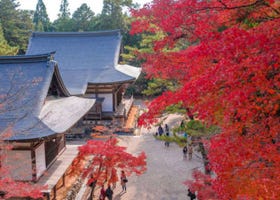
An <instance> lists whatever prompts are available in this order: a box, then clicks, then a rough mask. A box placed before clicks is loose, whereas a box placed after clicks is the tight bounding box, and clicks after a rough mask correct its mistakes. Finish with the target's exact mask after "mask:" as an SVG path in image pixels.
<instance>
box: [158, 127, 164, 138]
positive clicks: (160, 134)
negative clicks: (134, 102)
mask: <svg viewBox="0 0 280 200" xmlns="http://www.w3.org/2000/svg"><path fill="white" fill-rule="evenodd" d="M158 134H159V136H162V134H163V128H162V127H161V125H159V127H158Z"/></svg>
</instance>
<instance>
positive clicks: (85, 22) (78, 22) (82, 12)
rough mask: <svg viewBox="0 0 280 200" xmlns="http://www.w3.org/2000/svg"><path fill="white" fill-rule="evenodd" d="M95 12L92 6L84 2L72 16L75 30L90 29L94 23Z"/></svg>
mask: <svg viewBox="0 0 280 200" xmlns="http://www.w3.org/2000/svg"><path fill="white" fill-rule="evenodd" d="M93 19H94V12H93V11H92V10H91V9H90V7H89V6H88V5H87V4H86V3H83V4H82V5H81V6H80V7H79V8H78V9H77V10H76V11H75V12H74V13H73V16H72V20H73V31H89V30H90V27H91V26H90V25H91V23H93Z"/></svg>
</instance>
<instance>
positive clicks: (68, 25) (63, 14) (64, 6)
mask: <svg viewBox="0 0 280 200" xmlns="http://www.w3.org/2000/svg"><path fill="white" fill-rule="evenodd" d="M68 6H69V3H68V1H67V0H61V4H60V9H59V14H58V19H56V20H55V21H54V22H53V26H54V30H55V31H72V29H73V28H72V24H73V23H72V20H71V18H70V11H69V8H68Z"/></svg>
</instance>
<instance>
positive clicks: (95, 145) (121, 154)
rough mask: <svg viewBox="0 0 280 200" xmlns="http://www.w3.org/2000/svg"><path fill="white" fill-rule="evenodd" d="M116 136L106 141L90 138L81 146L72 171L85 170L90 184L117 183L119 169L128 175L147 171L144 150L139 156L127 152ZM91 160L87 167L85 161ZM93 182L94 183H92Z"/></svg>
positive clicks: (85, 175)
mask: <svg viewBox="0 0 280 200" xmlns="http://www.w3.org/2000/svg"><path fill="white" fill-rule="evenodd" d="M117 143H118V141H117V139H116V138H114V137H113V138H110V139H108V140H106V141H102V140H89V141H87V143H86V144H85V145H83V146H81V147H79V155H78V157H77V158H76V159H75V161H74V163H73V166H72V173H74V172H81V171H82V172H83V175H84V177H89V181H88V184H89V185H93V189H94V187H95V185H96V184H97V185H102V184H105V183H106V184H115V183H116V182H117V181H118V180H119V179H118V174H117V172H118V170H124V171H125V173H126V175H127V176H130V175H131V174H132V173H135V174H137V175H140V174H142V173H143V172H145V171H146V155H145V153H144V152H142V153H140V154H139V155H138V156H134V155H132V154H130V153H127V152H126V151H125V150H126V147H122V146H119V145H118V144H117ZM86 160H90V162H89V165H88V166H87V167H86V168H85V167H84V164H83V163H86ZM92 183H93V184H92Z"/></svg>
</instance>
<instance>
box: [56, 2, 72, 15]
mask: <svg viewBox="0 0 280 200" xmlns="http://www.w3.org/2000/svg"><path fill="white" fill-rule="evenodd" d="M68 6H69V3H68V1H67V0H61V4H60V8H59V14H58V17H60V18H65V19H66V18H70V10H69V8H68Z"/></svg>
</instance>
